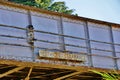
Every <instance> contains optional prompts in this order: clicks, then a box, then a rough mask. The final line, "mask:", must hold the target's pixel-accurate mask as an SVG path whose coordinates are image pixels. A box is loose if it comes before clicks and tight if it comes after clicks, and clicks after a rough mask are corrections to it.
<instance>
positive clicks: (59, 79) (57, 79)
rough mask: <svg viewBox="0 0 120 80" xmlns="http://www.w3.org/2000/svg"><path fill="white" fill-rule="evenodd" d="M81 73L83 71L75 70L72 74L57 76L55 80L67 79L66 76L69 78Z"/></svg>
mask: <svg viewBox="0 0 120 80" xmlns="http://www.w3.org/2000/svg"><path fill="white" fill-rule="evenodd" d="M80 73H81V72H74V73H71V74H68V75H65V76H62V77H59V78H56V79H54V80H62V79H65V78H68V77H71V76H74V75H77V74H80Z"/></svg>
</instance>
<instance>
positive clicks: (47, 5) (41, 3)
mask: <svg viewBox="0 0 120 80" xmlns="http://www.w3.org/2000/svg"><path fill="white" fill-rule="evenodd" d="M8 1H11V2H15V3H20V4H24V5H29V6H34V7H38V8H42V9H45V10H50V11H55V12H59V13H65V14H70V15H71V14H73V12H74V9H69V8H68V7H67V6H66V4H65V2H63V1H61V2H54V0H8Z"/></svg>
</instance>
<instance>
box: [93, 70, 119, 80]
mask: <svg viewBox="0 0 120 80" xmlns="http://www.w3.org/2000/svg"><path fill="white" fill-rule="evenodd" d="M92 72H94V73H96V74H99V75H101V76H102V78H103V80H120V75H119V74H118V73H117V72H116V71H114V72H110V73H107V72H106V73H105V72H104V73H103V72H99V71H95V70H92Z"/></svg>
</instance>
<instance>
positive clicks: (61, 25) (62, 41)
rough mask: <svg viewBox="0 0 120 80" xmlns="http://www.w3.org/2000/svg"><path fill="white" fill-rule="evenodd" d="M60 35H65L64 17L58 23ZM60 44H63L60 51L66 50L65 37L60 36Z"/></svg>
mask: <svg viewBox="0 0 120 80" xmlns="http://www.w3.org/2000/svg"><path fill="white" fill-rule="evenodd" d="M58 34H64V30H63V18H62V16H60V19H59V21H58ZM59 42H60V43H61V44H60V49H61V50H65V45H64V44H65V43H64V36H61V35H59Z"/></svg>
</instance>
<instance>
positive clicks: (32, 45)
mask: <svg viewBox="0 0 120 80" xmlns="http://www.w3.org/2000/svg"><path fill="white" fill-rule="evenodd" d="M28 23H29V25H31V26H32V18H31V12H30V10H28ZM33 34H34V30H33ZM33 36H34V35H33ZM33 41H34V39H33ZM30 46H31V51H32V60H33V61H35V53H34V42H33V44H30Z"/></svg>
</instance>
